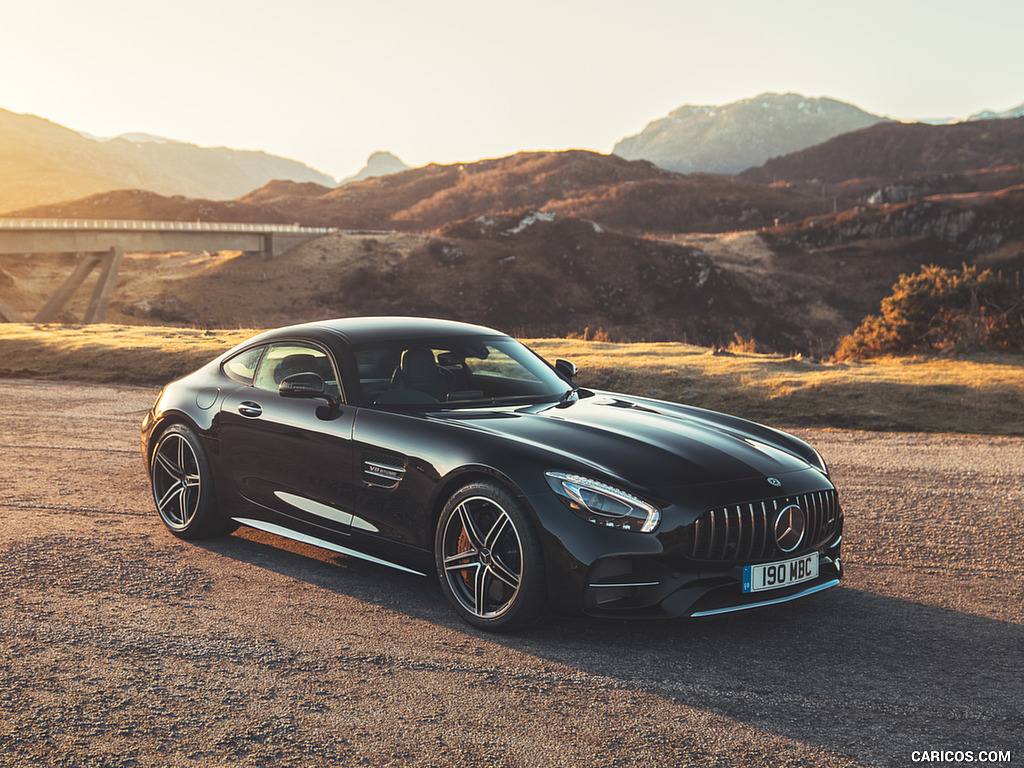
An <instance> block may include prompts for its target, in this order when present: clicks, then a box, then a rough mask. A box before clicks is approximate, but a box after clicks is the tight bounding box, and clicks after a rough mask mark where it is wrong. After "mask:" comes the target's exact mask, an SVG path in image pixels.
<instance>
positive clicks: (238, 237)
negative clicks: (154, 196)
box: [0, 218, 333, 323]
mask: <svg viewBox="0 0 1024 768" xmlns="http://www.w3.org/2000/svg"><path fill="white" fill-rule="evenodd" d="M332 231H333V230H331V229H327V228H325V227H300V226H291V225H288V224H242V223H232V222H223V223H218V222H208V221H194V222H193V221H131V220H111V219H4V218H0V254H26V253H79V254H82V255H83V259H82V261H81V262H80V263H79V265H78V267H77V268H76V269H75V271H74V272H73V273H72V274H71V275H70V276H69V277H68V279H67V281H65V283H64V285H62V286H61V287H60V289H59V290H58V291H57V293H56V294H54V296H53V298H51V299H50V300H49V301H48V302H47V303H46V305H45V306H44V307H43V308H42V309H40V310H39V312H38V313H37V314H36V316H35V317H34V318H33V321H34V322H37V323H46V322H50V321H52V320H53V319H54V318H55V317H56V316H57V313H58V312H59V311H60V310H61V308H62V307H63V306H64V304H65V303H66V302H67V300H68V299H70V298H71V296H72V295H73V294H74V293H75V291H76V290H77V289H78V288H79V287H80V286H81V285H82V283H83V282H85V279H86V278H87V277H88V276H89V274H90V273H91V272H92V271H93V269H95V268H97V267H99V268H100V269H101V273H100V279H99V281H98V282H97V284H96V288H95V290H94V291H93V295H92V300H91V301H90V302H89V308H88V310H86V313H85V318H84V319H83V321H82V322H84V323H98V322H102V321H103V318H104V317H105V316H106V312H107V307H108V306H109V304H110V297H111V295H112V294H113V292H114V285H115V284H116V282H117V272H118V270H119V269H120V267H121V260H122V258H123V256H124V254H125V252H130V253H146V252H153V253H163V252H166V251H243V252H246V253H250V254H254V255H259V256H263V257H265V258H274V257H276V256H280V255H281V254H283V253H285V252H286V251H289V250H291V249H292V248H294V247H295V246H297V245H300V244H301V243H304V242H306V241H308V240H313V239H315V238H318V237H323V236H324V235H326V234H328V233H330V232H332ZM0 321H6V322H22V318H21V317H20V316H19V315H18V313H16V312H15V311H14V310H13V309H11V307H10V306H9V305H8V304H6V303H5V302H4V301H3V300H2V299H0Z"/></svg>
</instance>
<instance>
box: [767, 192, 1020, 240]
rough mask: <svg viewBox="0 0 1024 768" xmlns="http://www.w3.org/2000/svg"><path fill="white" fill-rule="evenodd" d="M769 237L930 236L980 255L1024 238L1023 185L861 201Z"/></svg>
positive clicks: (784, 227) (770, 233) (775, 231)
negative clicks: (887, 201) (905, 199)
mask: <svg viewBox="0 0 1024 768" xmlns="http://www.w3.org/2000/svg"><path fill="white" fill-rule="evenodd" d="M765 237H766V238H768V239H769V240H771V241H773V242H775V243H780V244H792V245H798V246H799V247H801V248H805V249H806V248H822V247H825V246H837V245H843V244H846V243H851V242H855V241H861V240H877V239H884V240H890V241H894V240H901V239H912V238H929V239H930V240H931V241H932V242H933V243H934V244H935V245H936V246H938V247H941V248H943V249H946V250H949V251H952V252H956V253H958V254H961V255H963V256H964V257H977V256H979V255H981V254H986V253H991V252H992V251H996V250H997V249H999V248H1002V247H1003V246H1004V245H1007V244H1010V243H1019V242H1020V241H1024V185H1022V186H1017V187H1011V188H1009V189H1003V190H1000V191H998V192H986V193H979V194H975V195H962V194H958V195H934V196H931V197H925V198H920V199H915V200H910V201H908V202H905V203H901V204H894V205H887V206H871V207H857V208H854V209H851V210H849V211H843V212H841V213H838V214H833V215H829V216H821V217H815V218H811V219H807V220H805V221H802V222H795V223H791V224H785V225H782V226H779V227H775V228H773V229H771V230H769V231H768V232H766V233H765ZM1022 255H1024V251H1022Z"/></svg>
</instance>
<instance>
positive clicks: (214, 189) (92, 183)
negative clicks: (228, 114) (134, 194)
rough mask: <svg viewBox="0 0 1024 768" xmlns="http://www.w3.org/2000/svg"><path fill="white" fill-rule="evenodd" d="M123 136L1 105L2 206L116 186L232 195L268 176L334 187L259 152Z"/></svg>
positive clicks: (326, 178) (165, 192)
mask: <svg viewBox="0 0 1024 768" xmlns="http://www.w3.org/2000/svg"><path fill="white" fill-rule="evenodd" d="M127 136H129V137H130V138H124V137H119V138H116V139H107V140H97V139H94V138H88V137H86V136H83V135H82V134H80V133H77V132H75V131H73V130H70V129H68V128H65V127H63V126H60V125H57V124H56V123H52V122H50V121H48V120H44V119H42V118H39V117H35V116H34V115H19V114H16V113H14V112H8V111H7V110H2V109H0V211H12V210H15V209H18V208H25V207H28V206H34V205H41V204H47V203H55V202H59V201H63V200H72V199H75V198H80V197H83V196H85V195H90V194H94V193H97V192H106V191H110V190H115V189H146V190H150V191H152V192H157V193H159V194H162V195H187V196H190V197H197V198H210V199H221V200H230V199H232V198H235V197H238V196H239V195H243V194H245V193H246V192H249V191H251V190H253V189H256V188H257V187H260V186H262V185H264V184H266V183H267V182H269V181H271V180H273V179H290V180H293V181H298V182H316V183H318V184H323V185H327V186H334V180H333V179H332V178H330V177H329V176H326V175H325V174H322V173H320V172H319V171H316V170H314V169H312V168H310V167H308V166H305V165H303V164H302V163H298V162H296V161H294V160H288V159H286V158H283V157H277V156H275V155H268V154H266V153H264V152H251V151H241V150H234V149H226V148H223V147H217V148H203V147H197V146H195V145H194V144H185V143H182V142H178V141H171V140H169V139H161V138H159V137H154V136H149V135H143V134H127Z"/></svg>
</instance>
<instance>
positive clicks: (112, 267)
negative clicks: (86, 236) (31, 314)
mask: <svg viewBox="0 0 1024 768" xmlns="http://www.w3.org/2000/svg"><path fill="white" fill-rule="evenodd" d="M123 259H124V250H123V249H122V248H120V247H119V246H114V247H113V248H111V249H110V250H109V251H100V252H98V253H96V252H94V253H86V254H83V258H82V261H81V262H79V264H78V266H77V267H75V271H74V272H72V273H71V275H70V276H69V277H68V279H67V280H65V281H64V284H63V285H62V286H61V287H60V288H58V289H57V292H56V293H55V294H53V296H52V297H51V298H50V300H49V301H48V302H46V304H44V305H43V308H42V309H40V310H39V311H38V312H37V313H36V316H35V318H33V322H36V323H52V322H53V321H54V320H55V319H56V317H57V314H58V313H59V312H60V311H61V309H63V307H64V305H65V304H67V302H68V299H70V298H71V297H72V296H73V295H74V293H75V291H77V290H78V289H79V287H81V285H82V283H84V282H85V279H86V278H87V277H88V276H89V274H90V273H91V272H92V271H93V270H94V269H95V268H96V267H97V266H99V265H102V270H101V271H100V278H99V280H98V281H97V283H96V287H95V288H94V289H93V292H92V298H91V299H90V301H89V308H88V309H87V310H86V311H85V317H84V318H83V319H82V322H83V323H84V324H86V325H90V324H92V323H101V322H103V319H104V318H105V317H106V314H107V308H108V307H109V306H110V297H111V296H112V295H113V293H114V286H115V284H116V283H117V273H118V270H119V269H120V268H121V261H122V260H123Z"/></svg>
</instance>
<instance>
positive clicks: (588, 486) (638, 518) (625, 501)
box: [544, 472, 661, 533]
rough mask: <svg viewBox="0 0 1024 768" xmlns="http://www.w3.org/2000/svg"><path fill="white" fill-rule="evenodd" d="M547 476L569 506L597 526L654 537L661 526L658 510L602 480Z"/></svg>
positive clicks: (552, 486)
mask: <svg viewBox="0 0 1024 768" xmlns="http://www.w3.org/2000/svg"><path fill="white" fill-rule="evenodd" d="M544 474H545V477H546V478H547V481H548V484H549V485H550V486H551V489H552V490H553V491H554V492H555V493H557V494H558V496H559V497H560V498H561V499H562V501H564V502H565V504H566V506H567V507H569V509H571V510H572V511H573V512H575V513H576V514H577V515H579V516H580V517H582V518H583V519H584V520H587V521H589V522H591V523H593V524H594V525H600V526H602V527H605V528H617V529H619V530H623V531H641V532H642V533H651V532H652V531H653V530H655V529H656V528H657V527H658V523H660V522H661V510H660V509H658V508H657V507H656V506H654V505H653V504H650V503H648V502H646V501H644V500H643V499H638V498H637V497H636V496H634V495H633V494H631V493H627V492H626V491H623V490H620V489H618V488H615V487H614V486H611V485H608V484H607V483H602V482H601V481H600V480H591V479H590V478H588V477H581V476H580V475H570V474H567V473H565V472H545V473H544Z"/></svg>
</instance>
